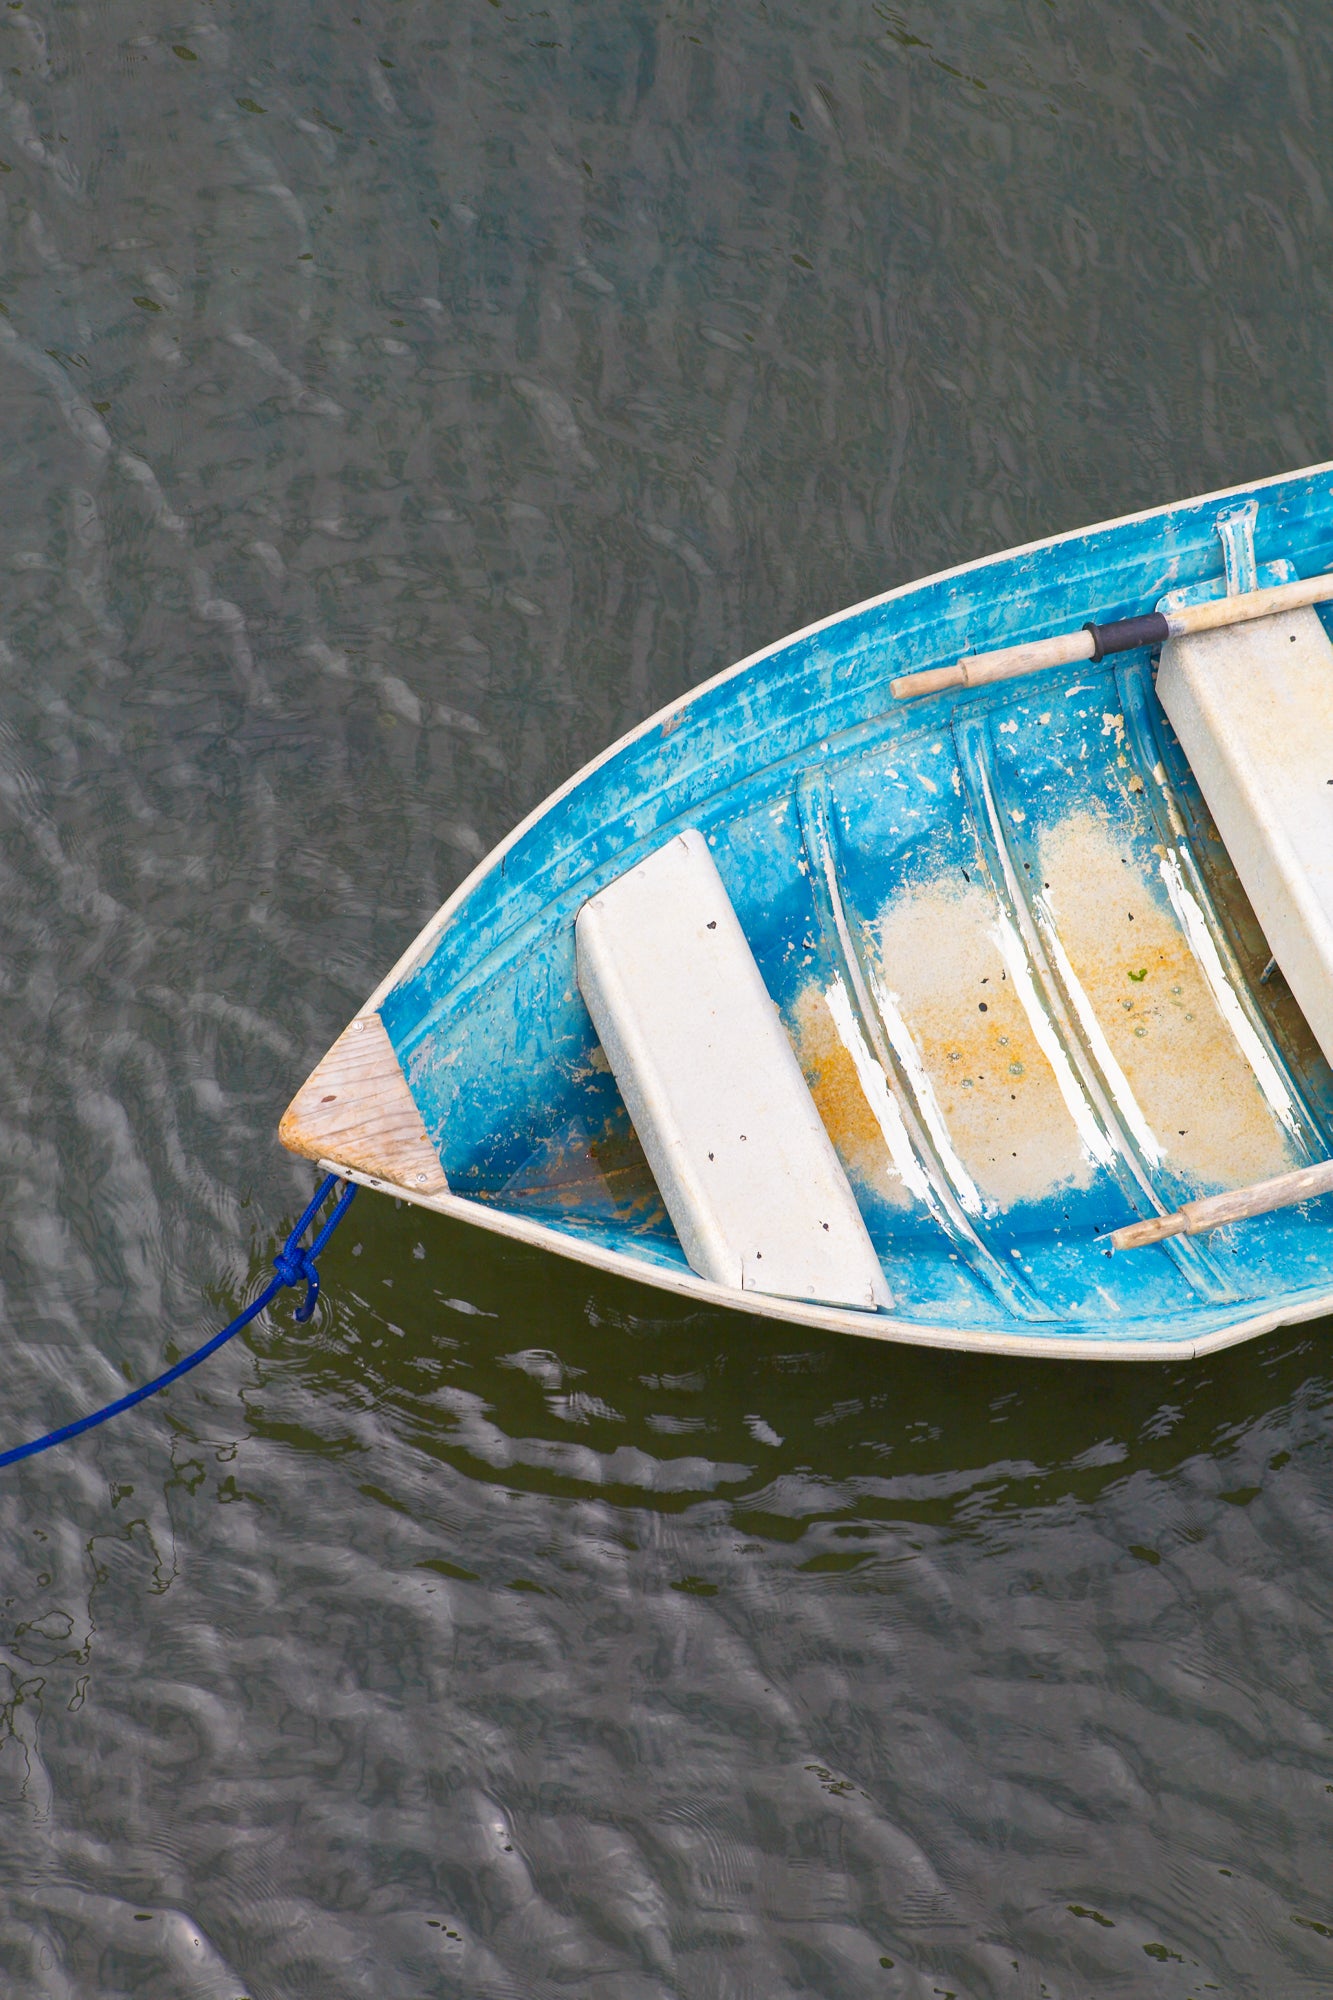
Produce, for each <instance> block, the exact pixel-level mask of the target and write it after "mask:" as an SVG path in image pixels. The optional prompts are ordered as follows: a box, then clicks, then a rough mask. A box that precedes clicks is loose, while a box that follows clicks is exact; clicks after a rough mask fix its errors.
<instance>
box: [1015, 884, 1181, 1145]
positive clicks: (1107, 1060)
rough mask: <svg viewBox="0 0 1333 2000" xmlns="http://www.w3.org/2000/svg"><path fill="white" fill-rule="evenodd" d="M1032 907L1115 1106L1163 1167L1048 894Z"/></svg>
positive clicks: (1155, 1141)
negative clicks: (1057, 924) (1071, 955)
mask: <svg viewBox="0 0 1333 2000" xmlns="http://www.w3.org/2000/svg"><path fill="white" fill-rule="evenodd" d="M1033 907H1034V909H1035V911H1036V916H1037V922H1038V924H1039V925H1040V927H1041V935H1042V939H1043V942H1044V943H1045V945H1046V947H1047V949H1048V950H1049V952H1050V954H1051V957H1052V958H1053V959H1054V960H1055V963H1056V967H1057V970H1058V971H1059V974H1060V977H1061V979H1062V980H1063V982H1064V987H1065V991H1066V992H1067V993H1068V995H1069V998H1070V1002H1071V1004H1072V1005H1073V1009H1074V1012H1075V1014H1076V1015H1077V1016H1078V1024H1079V1026H1080V1028H1081V1029H1082V1030H1083V1034H1084V1038H1085V1040H1086V1041H1087V1044H1088V1047H1089V1048H1090V1049H1091V1050H1092V1053H1093V1054H1094V1056H1096V1058H1097V1061H1098V1064H1099V1065H1100V1067H1101V1072H1102V1075H1103V1076H1104V1077H1105V1078H1106V1082H1107V1085H1108V1087H1109V1089H1110V1092H1111V1097H1112V1099H1113V1101H1114V1103H1115V1108H1116V1110H1117V1111H1118V1112H1119V1114H1120V1117H1121V1120H1122V1122H1123V1124H1124V1125H1125V1128H1126V1130H1127V1131H1128V1132H1129V1133H1130V1134H1131V1136H1132V1137H1133V1139H1134V1141H1135V1143H1136V1145H1137V1146H1138V1148H1139V1151H1140V1152H1141V1153H1142V1154H1143V1157H1144V1159H1145V1160H1146V1161H1147V1162H1148V1164H1149V1166H1151V1167H1160V1166H1161V1164H1162V1161H1163V1160H1164V1159H1165V1158H1166V1148H1165V1146H1163V1144H1162V1142H1161V1140H1160V1139H1159V1138H1158V1137H1157V1134H1156V1133H1155V1132H1154V1131H1153V1129H1152V1126H1151V1125H1150V1124H1149V1123H1148V1120H1147V1118H1146V1116H1145V1115H1144V1111H1143V1107H1142V1105H1141V1104H1140V1103H1139V1101H1138V1099H1137V1098H1136V1097H1135V1095H1134V1091H1133V1088H1132V1087H1131V1085H1130V1081H1129V1078H1128V1077H1127V1076H1126V1075H1125V1072H1124V1071H1123V1070H1122V1069H1121V1067H1120V1064H1119V1063H1118V1062H1117V1061H1116V1059H1115V1055H1114V1053H1113V1051H1112V1048H1111V1044H1110V1043H1109V1042H1108V1041H1107V1039H1106V1033H1105V1030H1104V1029H1103V1027H1102V1024H1101V1022H1100V1021H1099V1020H1098V1018H1097V1013H1096V1009H1095V1008H1094V1007H1093V1004H1092V1002H1091V1000H1089V998H1088V996H1087V994H1086V993H1085V991H1084V990H1083V983H1082V981H1081V980H1080V978H1079V976H1078V974H1077V973H1076V972H1075V970H1074V968H1073V966H1072V965H1071V964H1070V962H1069V953H1068V952H1067V951H1066V950H1065V948H1064V942H1063V940H1062V939H1061V937H1060V933H1059V931H1058V930H1057V929H1056V925H1055V912H1054V910H1053V909H1052V907H1051V904H1050V902H1049V900H1048V899H1047V897H1046V896H1044V895H1040V894H1039V895H1037V896H1034V897H1033Z"/></svg>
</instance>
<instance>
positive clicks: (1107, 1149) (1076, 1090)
mask: <svg viewBox="0 0 1333 2000" xmlns="http://www.w3.org/2000/svg"><path fill="white" fill-rule="evenodd" d="M991 935H992V936H993V937H994V939H995V942H996V944H997V945H998V946H999V949H1000V956H1001V958H1003V960H1004V966H1005V971H1006V972H1007V973H1008V974H1009V977H1010V979H1011V980H1012V981H1013V986H1014V991H1015V992H1016V993H1017V995H1018V998H1019V1001H1020V1003H1021V1004H1022V1008H1023V1012H1024V1013H1025V1014H1026V1015H1027V1018H1028V1026H1029V1027H1030V1028H1031V1030H1032V1033H1033V1035H1034V1037H1035V1038H1036V1042H1037V1046H1038V1048H1039V1049H1040V1050H1041V1052H1042V1054H1043V1055H1044V1056H1045V1058H1046V1060H1047V1062H1048V1063H1049V1064H1050V1066H1051V1068H1052V1070H1053V1071H1054V1072H1055V1081H1056V1084H1057V1085H1058V1087H1059V1091H1060V1095H1061V1097H1062V1098H1063V1099H1064V1101H1065V1109H1066V1111H1068V1113H1069V1115H1070V1117H1071V1118H1072V1119H1073V1121H1074V1126H1075V1129H1076V1131H1077V1132H1078V1136H1079V1140H1080V1142H1081V1144H1082V1146H1083V1150H1084V1152H1085V1153H1086V1154H1087V1156H1088V1158H1089V1159H1090V1160H1091V1161H1092V1162H1093V1163H1094V1165H1096V1166H1099V1167H1110V1166H1113V1165H1114V1164H1115V1159H1116V1149H1115V1146H1114V1145H1113V1143H1112V1141H1111V1138H1110V1135H1109V1133H1107V1132H1106V1130H1105V1129H1104V1128H1103V1125H1102V1122H1101V1120H1100V1118H1098V1116H1097V1114H1096V1112H1095V1111H1094V1109H1093V1107H1092V1105H1091V1104H1090V1103H1089V1102H1088V1098H1087V1094H1086V1092H1085V1091H1084V1089H1083V1086H1082V1084H1081V1083H1080V1082H1079V1080H1078V1078H1077V1076H1075V1074H1074V1065H1073V1064H1072V1063H1071V1062H1070V1060H1069V1057H1068V1056H1067V1055H1066V1053H1065V1050H1064V1046H1063V1044H1062V1043H1061V1040H1060V1034H1059V1030H1058V1029H1057V1028H1056V1025H1055V1023H1054V1021H1053V1020H1052V1019H1051V1017H1050V1015H1049V1014H1048V1013H1047V1011H1046V1009H1045V1007H1044V1006H1043V1005H1042V1000H1041V995H1040V994H1039V993H1038V991H1037V988H1036V984H1035V982H1034V980H1033V977H1032V968H1031V966H1030V964H1029V963H1028V955H1027V948H1026V946H1025V945H1024V943H1023V940H1022V938H1021V936H1020V935H1019V932H1018V927H1017V925H1016V924H1015V923H1014V922H1013V920H1012V919H1011V918H1010V917H1009V916H1007V915H1006V914H1005V912H1004V911H1003V910H997V911H996V915H995V928H994V930H993V931H992V933H991Z"/></svg>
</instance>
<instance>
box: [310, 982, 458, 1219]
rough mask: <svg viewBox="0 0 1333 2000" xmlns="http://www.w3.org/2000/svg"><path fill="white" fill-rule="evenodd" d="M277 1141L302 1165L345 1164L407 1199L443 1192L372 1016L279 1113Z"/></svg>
mask: <svg viewBox="0 0 1333 2000" xmlns="http://www.w3.org/2000/svg"><path fill="white" fill-rule="evenodd" d="M278 1137H279V1138H280V1139H281V1141H282V1143H283V1145H284V1146H286V1147H288V1148H289V1150H290V1151H291V1152H293V1153H300V1154H301V1155H302V1156H303V1158H305V1159H307V1160H326V1161H328V1162H330V1163H331V1164H332V1165H335V1166H340V1167H353V1168H355V1169H356V1171H357V1172H358V1173H363V1174H372V1175H374V1177H375V1178H376V1179H377V1180H382V1181H392V1182H393V1183H394V1184H395V1185H396V1186H398V1187H401V1188H403V1189H404V1190H405V1191H406V1192H408V1193H411V1194H414V1195H422V1194H442V1193H444V1192H445V1190H446V1189H447V1187H448V1185H449V1184H448V1181H447V1180H446V1179H445V1176H444V1172H443V1170H442V1168H441V1166H440V1162H439V1157H438V1155H437V1154H436V1151H435V1148H434V1146H433V1145H432V1144H431V1142H430V1137H429V1134H428V1133H427V1131H426V1128H425V1126H424V1125H423V1123H422V1121H421V1113H420V1112H419V1111H418V1110H417V1107H416V1103H415V1101H414V1100H413V1097H412V1093H411V1091H410V1090H409V1089H408V1087H407V1080H406V1078H405V1077H404V1075H403V1072H402V1070H401V1069H400V1067H399V1064H398V1058H397V1056H396V1055H395V1054H394V1052H393V1044H392V1042H391V1041H390V1040H389V1037H388V1035H387V1034H386V1033H385V1030H384V1023H383V1022H382V1021H381V1020H380V1017H379V1015H378V1014H360V1015H358V1016H357V1018H356V1020H354V1021H353V1022H352V1023H351V1025H350V1026H349V1027H347V1028H345V1029H344V1030H343V1032H342V1034H341V1035H339V1037H338V1039H337V1041H336V1042H335V1043H334V1044H333V1047H332V1048H331V1049H330V1050H329V1052H328V1054H327V1055H326V1056H325V1057H324V1059H323V1061H322V1062H321V1063H319V1064H317V1065H316V1067H315V1068H314V1069H313V1070H312V1071H311V1072H310V1075H309V1076H308V1077H307V1078H306V1081H305V1082H304V1083H303V1084H302V1086H301V1088H300V1089H299V1090H298V1091H297V1093H296V1095H295V1097H294V1098H293V1099H292V1101H291V1103H290V1104H289V1105H288V1107H287V1109H286V1111H285V1112H284V1114H283V1119H282V1123H281V1125H279V1127H278Z"/></svg>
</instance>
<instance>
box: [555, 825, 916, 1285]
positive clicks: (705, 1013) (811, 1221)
mask: <svg viewBox="0 0 1333 2000" xmlns="http://www.w3.org/2000/svg"><path fill="white" fill-rule="evenodd" d="M575 937H576V944H577V958H578V982H579V990H580V992H581V993H582V995H583V998H584V1000H585V1002H586V1003H587V1007H588V1011H589V1013H590V1014H591V1015H592V1019H593V1024H594V1026H595V1027H596V1029H597V1033H598V1036H599V1037H600V1039H601V1044H602V1047H603V1049H604V1050H605V1052H606V1057H607V1060H608V1062H609V1063H610V1065H611V1069H612V1072H613V1074H614V1076H615V1079H616V1082H617V1083H618V1084H619V1086H620V1092H621V1095H622V1097H623V1098H624V1100H625V1103H626V1106H627V1107H628V1110H629V1114H630V1117H631V1119H632V1120H633V1122H634V1129H635V1131H636V1132H637V1133H638V1136H639V1140H640V1143H641V1144H642V1146H643V1150H644V1152H645V1153H646V1154H647V1156H648V1163H649V1165H650V1166H651V1167H652V1170H653V1173H654V1175H655V1176H656V1178H657V1185H658V1187H659V1189H660V1190H661V1194H662V1199H663V1201H664V1202H665V1203H666V1207H667V1212H668V1214H669V1215H670V1217H671V1220H672V1222H673V1224H674V1225H675V1229H676V1234H677V1235H678V1236H679V1238H680V1242H681V1247H682V1248H683V1250H684V1252H685V1255H686V1257H687V1259H688V1260H689V1263H690V1266H691V1268H692V1269H693V1270H695V1271H697V1272H698V1273H699V1275H700V1276H701V1277H704V1278H709V1279H712V1280H713V1282H714V1283H716V1284H719V1285H726V1286H728V1287H730V1288H731V1289H732V1290H733V1291H752V1292H764V1293H768V1294H770V1295H771V1296H774V1297H777V1298H788V1299H805V1300H813V1301H817V1302H819V1303H821V1304H827V1305H838V1306H852V1307H858V1308H860V1309H862V1310H864V1311H867V1312H872V1311H874V1310H875V1309H876V1308H877V1307H879V1306H887V1305H889V1304H891V1303H892V1300H891V1296H890V1293H889V1288H888V1285H887V1283H886V1281H885V1278H884V1273H883V1270H882V1267H881V1265H880V1262H879V1259H878V1257H877V1256H876V1254H875V1251H874V1247H873V1245H872V1244H871V1241H870V1237H869V1234H868V1233H867V1230H866V1226H865V1221H864V1219H863V1217H862V1215H861V1211H860V1209H859V1208H858V1207H857V1204H856V1199H855V1197H854V1195H853V1194H852V1191H851V1188H850V1187H849V1185H848V1182H847V1176H846V1175H845V1173H844V1172H843V1170H842V1166H841V1163H840V1162H839V1160H838V1156H837V1154H836V1153H835V1152H834V1150H833V1144H832V1141H831V1140H830V1138H829V1136H828V1133H827V1131H826V1130H825V1128H824V1125H823V1122H822V1120H821V1119H820V1116H819V1112H818V1110H817V1109H816V1107H815V1103H814V1099H813V1098H812V1097H811V1095H810V1091H809V1089H808V1087H807V1085H806V1081H805V1078H804V1076H803V1075H802V1074H801V1069H800V1065H799V1064H798V1062H797V1060H796V1056H795V1052H794V1050H793V1048H792V1045H791V1042H790V1041H789V1040H788V1037H787V1033H786V1030H785V1029H784V1027H783V1025H782V1021H781V1019H780V1017H779V1014H778V1011H777V1008H776V1006H775V1005H774V1002H773V1001H772V999H771V998H770V997H769V993H768V990H767V988H766V987H765V985H764V981H763V976H762V974H761V973H760V970H759V967H758V965H757V964H756V963H755V959H754V954H753V952H752V951H751V950H750V946H749V944H748V942H747V940H746V937H745V933H744V931H743V930H742V929H741V926H740V923H739V921H738V920H737V917H736V913H735V911H734V909H733V908H732V905H731V901H730V898H729V897H728V895H727V892H726V889H725V888H724V886H723V883H722V878H721V876H720V875H719V874H718V871H717V867H716V865H715V864H714V861H713V857H712V855H711V854H710V853H709V851H708V843H707V841H706V840H705V839H704V836H703V835H702V834H701V833H699V832H697V831H696V830H695V829H694V828H689V829H687V830H686V831H685V832H683V833H679V834H676V835H675V836H674V837H673V838H672V839H670V840H668V841H667V842H666V844H665V845H664V846H662V847H659V848H658V849H656V851H655V852H654V853H652V854H650V855H649V856H648V857H647V859H646V860H644V861H640V862H639V863H637V864H636V866H634V867H633V868H630V869H628V870H627V871H626V873H625V874H624V875H622V876H620V877H619V878H618V879H617V880H616V881H614V882H612V883H611V884H610V885H609V886H608V887H607V888H605V889H603V890H602V891H601V892H600V893H599V894H598V895H596V896H594V897H592V898H591V900H590V901H589V902H587V903H585V904H584V905H583V907H582V909H581V910H580V911H579V913H578V917H577V919H576V921H575Z"/></svg>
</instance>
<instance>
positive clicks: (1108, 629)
mask: <svg viewBox="0 0 1333 2000" xmlns="http://www.w3.org/2000/svg"><path fill="white" fill-rule="evenodd" d="M1083 630H1084V631H1085V632H1089V633H1091V635H1092V657H1093V659H1094V660H1100V659H1101V658H1102V656H1103V655H1104V654H1106V653H1132V652H1133V651H1134V648H1135V647H1136V646H1160V645H1161V644H1162V642H1163V640H1165V639H1169V638H1170V637H1171V627H1170V626H1169V625H1168V624H1167V622H1166V620H1165V618H1163V616H1162V614H1161V612H1160V611H1150V612H1149V613H1148V616H1147V617H1146V618H1117V619H1115V620H1114V622H1113V623H1112V624H1110V625H1094V624H1093V622H1092V620H1091V619H1089V620H1088V622H1087V624H1086V625H1085V626H1084V627H1083Z"/></svg>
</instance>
